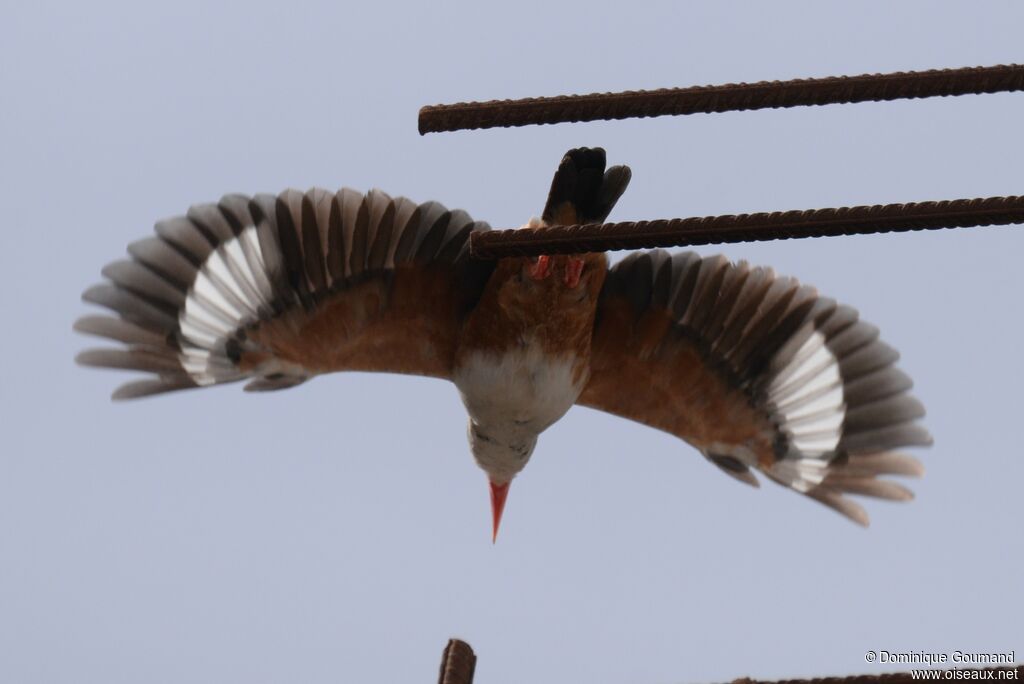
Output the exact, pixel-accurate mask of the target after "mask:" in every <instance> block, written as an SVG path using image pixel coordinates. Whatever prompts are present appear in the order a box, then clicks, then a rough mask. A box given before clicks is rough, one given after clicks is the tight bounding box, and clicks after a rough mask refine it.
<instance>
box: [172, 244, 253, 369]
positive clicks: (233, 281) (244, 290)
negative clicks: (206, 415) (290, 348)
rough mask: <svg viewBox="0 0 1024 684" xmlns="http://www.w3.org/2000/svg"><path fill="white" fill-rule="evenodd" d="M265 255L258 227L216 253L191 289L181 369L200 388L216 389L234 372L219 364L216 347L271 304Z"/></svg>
mask: <svg viewBox="0 0 1024 684" xmlns="http://www.w3.org/2000/svg"><path fill="white" fill-rule="evenodd" d="M271 298H272V291H271V287H270V281H269V280H268V279H267V277H266V273H265V266H264V259H263V254H262V252H261V251H260V245H259V239H258V236H257V235H256V228H255V227H254V226H249V227H247V228H245V229H244V230H243V231H242V232H241V233H240V234H239V235H238V236H237V237H235V238H233V239H231V240H228V241H227V242H225V243H224V244H222V245H220V246H219V247H218V248H217V249H215V250H214V251H212V252H211V253H210V255H209V257H207V259H206V261H205V262H204V263H203V265H202V266H201V267H200V269H199V273H198V274H197V275H196V279H195V282H193V283H192V286H191V287H190V288H189V291H188V295H187V296H186V298H185V306H184V307H183V308H182V310H181V313H180V314H179V315H178V323H179V325H180V326H181V336H182V345H181V347H182V349H181V354H180V356H179V358H180V359H181V365H182V367H183V368H184V369H185V371H186V372H187V373H188V374H189V375H190V376H191V377H192V379H193V380H194V381H195V382H196V383H197V384H199V385H212V384H214V383H216V382H220V381H223V380H224V379H225V377H224V375H225V372H232V373H234V372H235V371H234V369H231V368H230V367H226V366H224V364H218V363H217V360H218V359H220V357H221V354H220V353H217V352H216V350H217V347H218V346H219V345H221V344H223V343H224V341H225V340H227V339H228V338H229V337H230V336H231V335H233V334H234V333H235V332H236V331H237V330H238V329H239V328H241V327H243V326H245V325H247V324H248V323H250V322H251V321H253V320H256V319H257V318H259V312H260V310H261V309H262V308H264V307H266V306H268V305H269V304H270V302H271Z"/></svg>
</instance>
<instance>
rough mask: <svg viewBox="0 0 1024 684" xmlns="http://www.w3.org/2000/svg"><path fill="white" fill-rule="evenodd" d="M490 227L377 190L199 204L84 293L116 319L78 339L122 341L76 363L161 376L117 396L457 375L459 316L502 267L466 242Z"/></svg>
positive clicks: (101, 320)
mask: <svg viewBox="0 0 1024 684" xmlns="http://www.w3.org/2000/svg"><path fill="white" fill-rule="evenodd" d="M488 228H489V227H488V226H487V224H485V223H479V222H474V221H473V220H472V219H471V218H470V217H469V216H468V215H467V214H466V213H465V212H463V211H448V210H447V209H445V208H444V207H443V206H441V205H440V204H437V203H436V202H429V203H426V204H419V205H417V204H415V203H414V202H411V201H410V200H408V199H405V198H402V197H399V198H394V199H392V198H391V197H389V196H388V195H386V194H384V193H383V192H380V191H376V190H372V191H370V192H369V193H367V194H365V195H363V194H361V193H358V192H356V191H354V190H349V189H343V190H340V191H339V192H337V193H332V192H327V191H325V190H320V189H314V190H310V191H309V192H306V193H301V192H299V191H296V190H288V191H286V192H284V193H282V194H280V195H278V196H276V197H275V196H273V195H257V196H256V197H253V198H249V197H245V196H242V195H228V196H226V197H224V198H223V199H222V200H221V201H220V202H219V203H217V204H205V205H197V206H194V207H192V208H191V209H189V211H188V213H187V215H186V216H182V217H177V218H173V219H168V220H166V221H161V222H160V223H158V224H157V225H156V236H155V237H150V238H147V239H144V240H141V241H139V242H136V243H134V244H132V245H130V246H129V247H128V253H129V255H130V256H131V258H130V259H128V260H124V261H119V262H115V263H113V264H110V265H109V266H107V267H106V268H105V269H104V270H103V275H104V276H106V278H107V280H108V282H105V283H103V284H100V285H96V286H94V287H92V288H90V289H89V290H87V291H86V292H85V293H84V295H83V299H84V300H85V301H87V302H91V303H94V304H98V305H100V306H103V307H106V308H107V309H110V310H111V311H112V312H113V313H114V314H115V315H114V316H105V315H96V316H86V317H84V318H82V319H80V320H79V321H77V323H76V324H75V328H76V329H77V330H78V331H80V332H83V333H88V334H92V335H98V336H100V337H104V338H107V339H110V340H113V341H115V342H119V343H121V345H122V346H121V347H119V348H113V349H111V348H107V349H94V350H88V351H85V352H82V353H81V354H80V355H79V357H78V361H79V362H80V363H82V364H84V365H87V366H99V367H106V368H120V369H130V370H136V371H143V372H146V373H150V374H151V377H150V378H148V379H145V380H140V381H135V382H129V383H128V384H125V385H123V386H121V387H120V388H119V389H118V390H117V391H116V392H115V393H114V398H115V399H127V398H134V397H140V396H145V395H149V394H155V393H160V392H166V391H172V390H179V389H186V388H190V387H197V386H204V385H213V384H218V383H223V382H233V381H237V380H242V379H249V380H250V382H249V384H248V385H246V389H247V390H273V389H281V388H285V387H291V386H293V385H296V384H299V383H301V382H303V381H305V380H306V379H308V378H309V377H311V376H313V375H316V374H319V373H326V372H330V371H341V370H363V371H390V372H397V373H412V374H418V375H426V376H433V377H439V378H447V377H448V376H449V372H450V369H451V366H452V360H453V356H454V350H455V345H456V336H457V334H458V330H459V325H460V323H461V320H462V317H463V316H464V315H465V313H466V312H467V311H468V310H469V309H470V308H471V307H472V306H473V305H474V303H475V302H476V300H477V299H478V298H479V295H480V292H481V291H482V290H483V286H484V283H485V282H486V280H487V278H488V277H489V275H490V271H491V269H493V264H492V263H491V264H489V263H487V262H480V261H471V260H470V259H469V252H468V249H469V235H470V233H471V232H473V231H478V230H487V229H488Z"/></svg>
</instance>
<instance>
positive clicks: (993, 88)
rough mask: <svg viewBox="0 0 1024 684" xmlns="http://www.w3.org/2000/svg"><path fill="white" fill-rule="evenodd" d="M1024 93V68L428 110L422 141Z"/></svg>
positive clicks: (421, 121)
mask: <svg viewBox="0 0 1024 684" xmlns="http://www.w3.org/2000/svg"><path fill="white" fill-rule="evenodd" d="M1018 90H1024V65H1020V64H1002V65H998V66H988V67H964V68H962V69H932V70H930V71H901V72H895V73H889V74H862V75H860V76H830V77H827V78H806V79H795V80H792V81H760V82H758V83H728V84H725V85H709V86H693V87H689V88H663V89H660V90H634V91H627V92H622V93H591V94H589V95H559V96H557V97H534V98H527V99H522V100H491V101H489V102H459V103H457V104H441V105H428V106H426V107H423V108H421V109H420V116H419V129H420V135H424V134H426V133H440V132H444V131H457V130H463V129H474V128H495V127H507V126H528V125H531V124H553V123H562V122H576V121H597V120H602V119H631V118H636V117H650V116H668V115H680V114H697V113H712V112H727V111H736V110H747V109H771V108H778V107H799V106H805V105H825V104H838V103H846V102H869V101H882V100H900V99H905V98H921V97H936V96H948V95H969V94H981V93H998V92H1005V91H1018Z"/></svg>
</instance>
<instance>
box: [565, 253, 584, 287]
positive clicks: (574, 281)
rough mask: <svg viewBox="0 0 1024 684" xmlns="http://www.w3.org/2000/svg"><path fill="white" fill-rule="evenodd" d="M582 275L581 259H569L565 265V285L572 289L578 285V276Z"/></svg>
mask: <svg viewBox="0 0 1024 684" xmlns="http://www.w3.org/2000/svg"><path fill="white" fill-rule="evenodd" d="M582 274H583V259H579V258H577V257H569V262H568V263H567V264H566V265H565V284H566V286H567V287H569V288H570V289H571V288H574V287H576V286H577V285H579V284H580V276H581V275H582Z"/></svg>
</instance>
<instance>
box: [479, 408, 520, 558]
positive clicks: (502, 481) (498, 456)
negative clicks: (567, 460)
mask: <svg viewBox="0 0 1024 684" xmlns="http://www.w3.org/2000/svg"><path fill="white" fill-rule="evenodd" d="M469 446H470V449H471V450H472V452H473V458H475V459H476V462H477V465H479V466H480V467H481V468H482V469H483V471H484V472H485V473H487V480H488V482H489V484H490V488H491V514H492V519H493V523H494V527H493V535H492V538H491V540H492V541H494V540H496V539H497V538H498V527H499V526H500V525H501V514H502V512H503V511H504V510H505V499H506V498H507V497H508V489H509V486H510V485H511V484H512V479H513V478H514V477H515V476H516V475H518V474H519V471H521V470H522V469H523V468H524V467H525V466H526V464H527V462H529V460H530V456H531V455H532V454H533V449H534V447H535V446H537V435H535V434H530V433H528V432H526V431H524V432H523V433H522V434H509V435H491V434H487V433H485V432H483V431H482V429H481V428H480V426H478V425H476V424H475V423H474V422H473V421H472V420H471V421H470V422H469Z"/></svg>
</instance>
